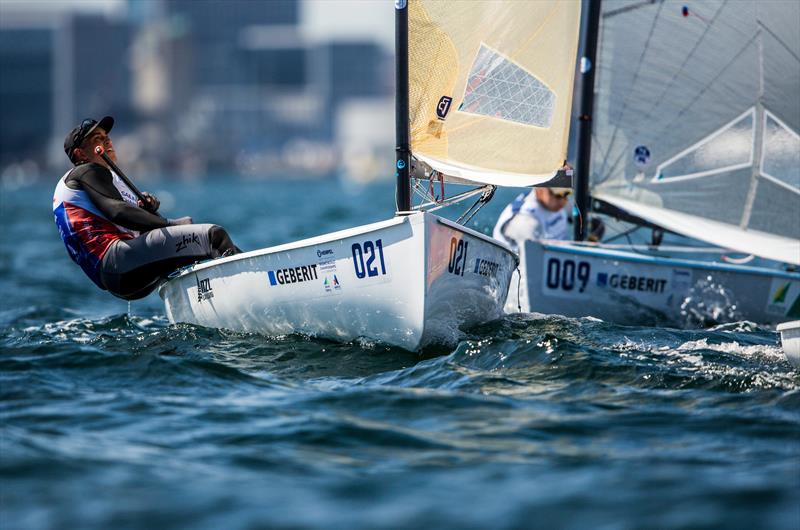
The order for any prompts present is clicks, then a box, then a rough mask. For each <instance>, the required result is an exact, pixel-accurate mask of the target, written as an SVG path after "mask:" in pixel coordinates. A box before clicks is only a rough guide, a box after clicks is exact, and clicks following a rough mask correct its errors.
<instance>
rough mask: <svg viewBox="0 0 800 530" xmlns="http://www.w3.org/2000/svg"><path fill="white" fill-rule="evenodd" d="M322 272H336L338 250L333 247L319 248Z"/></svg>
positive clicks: (318, 254)
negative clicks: (335, 250)
mask: <svg viewBox="0 0 800 530" xmlns="http://www.w3.org/2000/svg"><path fill="white" fill-rule="evenodd" d="M317 258H318V260H319V261H318V262H317V265H318V266H319V272H320V274H330V273H332V272H336V252H334V250H333V249H332V248H324V249H317Z"/></svg>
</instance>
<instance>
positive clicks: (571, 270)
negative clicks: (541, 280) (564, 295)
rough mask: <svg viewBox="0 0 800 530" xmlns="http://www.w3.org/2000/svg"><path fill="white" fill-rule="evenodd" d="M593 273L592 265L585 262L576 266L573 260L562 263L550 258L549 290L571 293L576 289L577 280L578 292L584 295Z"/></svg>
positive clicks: (548, 262)
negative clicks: (561, 290)
mask: <svg viewBox="0 0 800 530" xmlns="http://www.w3.org/2000/svg"><path fill="white" fill-rule="evenodd" d="M591 272H592V268H591V265H589V264H588V263H587V262H585V261H579V262H578V263H577V264H576V263H575V262H574V261H573V260H571V259H565V260H564V261H563V262H562V261H561V260H560V259H558V258H550V259H549V260H547V288H548V289H563V290H564V291H571V290H573V289H574V288H575V287H576V280H577V282H578V285H577V287H578V292H579V293H582V292H583V291H584V289H586V285H587V284H588V283H589V277H590V276H591Z"/></svg>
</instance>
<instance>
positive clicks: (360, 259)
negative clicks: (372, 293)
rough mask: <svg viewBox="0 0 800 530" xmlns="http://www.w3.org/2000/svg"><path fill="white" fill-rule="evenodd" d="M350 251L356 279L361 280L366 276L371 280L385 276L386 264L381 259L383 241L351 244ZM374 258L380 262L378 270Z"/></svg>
mask: <svg viewBox="0 0 800 530" xmlns="http://www.w3.org/2000/svg"><path fill="white" fill-rule="evenodd" d="M352 250H353V268H354V269H355V272H356V277H357V278H359V279H361V278H366V277H368V276H369V277H370V278H372V277H374V276H382V275H384V274H386V262H385V261H384V259H383V241H381V240H380V239H376V240H375V242H372V241H364V243H353V246H352ZM365 258H366V260H365ZM376 258H377V259H378V261H379V262H380V269H379V268H378V264H377V263H375V260H376Z"/></svg>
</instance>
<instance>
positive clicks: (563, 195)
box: [550, 191, 572, 199]
mask: <svg viewBox="0 0 800 530" xmlns="http://www.w3.org/2000/svg"><path fill="white" fill-rule="evenodd" d="M570 193H572V192H571V191H564V192H562V193H556V192H554V191H551V192H550V195H552V196H553V197H555V198H556V199H566V198H567V197H569V195H570Z"/></svg>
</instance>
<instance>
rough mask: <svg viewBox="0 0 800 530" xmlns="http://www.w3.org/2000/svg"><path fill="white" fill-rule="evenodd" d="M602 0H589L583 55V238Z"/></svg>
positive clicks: (579, 204) (579, 171) (579, 184)
mask: <svg viewBox="0 0 800 530" xmlns="http://www.w3.org/2000/svg"><path fill="white" fill-rule="evenodd" d="M600 1H601V0H589V14H588V17H587V19H586V34H585V41H584V46H583V55H582V57H581V76H582V78H581V109H580V115H579V116H578V120H579V125H578V157H577V163H576V168H575V169H576V171H575V184H574V188H575V209H576V211H575V212H573V216H574V217H576V218H575V219H574V221H575V222H574V223H573V224H572V226H573V239H575V240H576V241H583V240H585V239H586V232H587V231H588V221H589V219H588V215H589V206H590V201H591V197H590V196H589V163H590V158H591V156H592V153H591V147H592V114H593V112H594V73H595V70H596V68H595V58H596V56H597V36H598V32H599V26H600Z"/></svg>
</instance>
